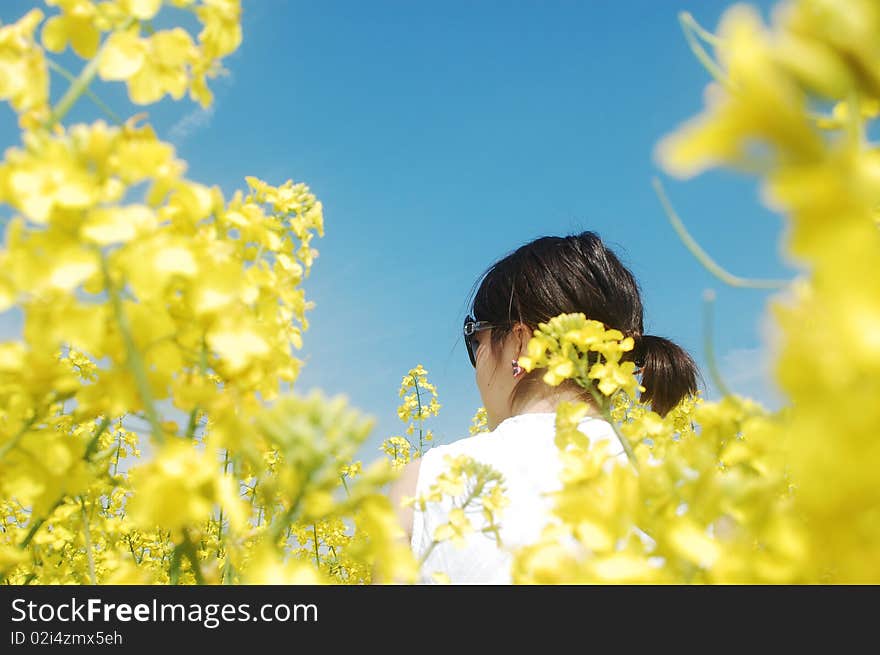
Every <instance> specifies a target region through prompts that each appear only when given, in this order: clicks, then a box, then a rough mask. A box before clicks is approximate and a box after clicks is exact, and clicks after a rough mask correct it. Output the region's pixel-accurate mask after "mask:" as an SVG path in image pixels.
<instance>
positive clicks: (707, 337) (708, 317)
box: [703, 289, 733, 396]
mask: <svg viewBox="0 0 880 655" xmlns="http://www.w3.org/2000/svg"><path fill="white" fill-rule="evenodd" d="M703 300H704V301H705V303H704V305H703V307H704V311H703V348H704V349H705V353H706V365H707V368H708V369H709V375H710V376H711V377H712V382H713V383H714V384H715V387H716V388H717V389H718V391H720V392H721V393H722V395H724V396H731V395H733V394H731V392H730V389H729V388H728V386H727V385H726V384H725V383H724V380H723V379H722V378H721V372H720V370H719V369H718V362H716V361H715V348H714V346H713V344H712V323H713V312H712V308H713V306H714V302H715V292H714V291H712V290H711V289H707V290H706V292H705V293H704V294H703Z"/></svg>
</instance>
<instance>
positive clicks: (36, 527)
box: [18, 496, 64, 550]
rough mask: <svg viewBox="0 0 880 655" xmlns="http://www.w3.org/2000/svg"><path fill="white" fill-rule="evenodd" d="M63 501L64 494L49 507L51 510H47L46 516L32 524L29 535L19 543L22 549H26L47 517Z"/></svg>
mask: <svg viewBox="0 0 880 655" xmlns="http://www.w3.org/2000/svg"><path fill="white" fill-rule="evenodd" d="M63 502H64V496H61V498H59V499H58V500H56V501H55V504H54V505H52V507H50V508H49V511H48V512H46V515H45V516H43V517H41V518H39V519H37V521H36V522H35V523H34V524H33V525H32V526H31V529H30V530H29V531H28V533H27V535H25V538H24V539H23V540H22V542H21V543H20V544H18V547H19V548H20V549H21V550H24V549H25V548H27V547H28V545H29V544H30V543H31V541H32V540H33V538H34V536H35V535H36V534H37V530H39V529H40V526H42V525H43V524H44V523H45V522H46V519H47V518H49V517H50V516H51V515H52V512H54V511H55V510H56V509H57V508H58V506H59V505H60V504H61V503H63Z"/></svg>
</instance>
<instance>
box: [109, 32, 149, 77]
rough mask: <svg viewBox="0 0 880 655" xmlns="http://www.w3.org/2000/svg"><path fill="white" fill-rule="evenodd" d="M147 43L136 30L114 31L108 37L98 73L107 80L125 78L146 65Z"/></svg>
mask: <svg viewBox="0 0 880 655" xmlns="http://www.w3.org/2000/svg"><path fill="white" fill-rule="evenodd" d="M144 54H145V45H144V43H143V41H142V40H141V38H140V37H139V36H138V35H137V34H135V33H134V32H114V33H113V34H111V35H110V36H109V37H108V39H107V44H106V46H105V50H104V54H103V56H102V57H101V63H100V64H99V66H98V75H100V76H101V78H102V79H105V80H125V79H128V78H129V77H131V76H132V75H134V74H135V73H137V72H138V71H139V70H140V69H141V66H143V65H144Z"/></svg>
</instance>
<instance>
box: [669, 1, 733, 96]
mask: <svg viewBox="0 0 880 655" xmlns="http://www.w3.org/2000/svg"><path fill="white" fill-rule="evenodd" d="M678 22H679V23H680V24H681V29H682V31H683V32H684V38H685V39H687V42H688V46H690V49H691V52H693V53H694V56H695V57H696V58H697V59H698V60H699V62H700V63H701V64H702V65H703V67H704V68H705V69H706V70H707V71H709V74H710V75H711V76H712V77H713V78H714V79H715V80H716V81H717V82H718V83H719V84H721V85H722V86H724V88H726V89H728V90H729V91H732V90H733V88H734V87H733V84H731V82H730V80H729V79H728V77H727V76H726V75H725V74H724V71H723V70H721V67H720V66H719V65H718V64H716V63H715V60H714V59H712V57H711V56H710V55H709V53H708V52H706V49H705V48H703V46H702V44H701V43H700V42H699V40H697V37H696V35H697V34H699V35H700V36H702V37H703V38H704V39H705V40H706V41H708V42H709V43H712V45H718V43H720V40H719V39H718V37H716V36H715V35H714V34H710V33H709V32H707V31H706V30H704V29H703V28H702V27H700V25H699V24H698V23H697V21H696V20H694V17H693V16H691V15H690V13H688V12H686V11H683V12H681V13H680V14H679V15H678ZM706 37H709V38H706Z"/></svg>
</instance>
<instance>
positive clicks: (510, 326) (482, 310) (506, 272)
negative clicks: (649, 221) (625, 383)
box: [470, 231, 699, 428]
mask: <svg viewBox="0 0 880 655" xmlns="http://www.w3.org/2000/svg"><path fill="white" fill-rule="evenodd" d="M481 278H482V281H481V282H480V285H479V288H478V289H477V292H476V294H475V295H474V299H473V302H472V303H471V306H472V310H471V316H472V317H473V318H474V319H475V320H477V321H485V322H487V323H489V324H491V325H492V326H493V327H492V328H491V329H485V330H481V331H479V332H475V333H474V335H473V336H472V337H470V338H471V339H473V340H474V346H477V343H478V344H479V348H478V349H476V353H475V354H476V364H475V367H476V379H477V386H478V387H479V390H480V395H481V397H482V400H483V406H484V407H485V408H486V413H487V414H488V417H489V425H490V428H493V427H494V426H495V425H497V424H498V423H500V422H501V421H503V420H504V419H505V418H507V417H509V416H513V415H515V414H518V413H521V411H522V409H523V408H525V407H526V406H529V407H531V406H533V405H534V404H535V403H536V402H539V401H541V399H546V398H548V397H553V396H560V397H561V396H565V397H573V396H578V397H580V398H581V399H583V400H586V401H588V402H590V401H591V396H590V393H589V391H588V390H585V389H582V388H580V387H579V386H577V384H576V383H574V381H572V380H566V381H564V382H563V383H562V385H560V386H559V387H558V388H553V387H549V386H548V385H546V384H545V383H544V382H543V380H542V377H543V375H544V373H545V371H543V370H542V369H535V370H533V371H532V372H531V373H525V372H523V373H520V374H519V375H516V376H514V374H513V367H512V360H514V359H516V358H518V357H519V356H520V355H522V354H525V352H526V344H528V342H529V339H530V338H531V336H532V332H533V330H535V329H536V328H537V326H538V323H546V322H547V321H549V320H550V319H551V318H553V317H554V316H557V315H559V314H563V313H578V312H580V313H583V314H584V315H585V316H586V317H587V318H588V319H592V320H596V321H601V322H602V323H604V324H605V326H606V327H607V328H609V329H610V328H616V329H617V330H620V331H621V332H622V333H623V334H624V335H625V336H631V337H633V338H634V340H635V348H634V349H633V350H632V351H630V352H628V353H626V354H625V355H624V357H623V359H624V360H632V361H634V362H635V363H636V366H637V367H639V368H641V371H642V378H641V384H642V386H644V387H645V391H644V392H643V393H642V395H641V398H640V400H641V401H642V402H646V403H650V405H651V408H652V409H653V410H654V411H655V412H657V413H658V414H661V415H664V414H666V413H667V412H668V411H669V410H670V409H672V408H673V407H674V406H675V405H676V404H677V403H678V402H679V401H680V400H681V399H682V398H684V397H685V396H686V395H687V394H690V393H695V392H696V390H697V377H698V376H699V371H698V370H697V366H696V364H695V363H694V361H693V359H692V358H691V357H690V355H689V354H688V353H687V352H686V351H685V350H684V349H682V348H681V347H680V346H678V345H676V344H675V343H673V342H672V341H670V340H668V339H664V338H663V337H658V336H653V335H646V334H643V310H642V301H641V296H640V293H639V287H638V283H637V282H636V280H635V278H634V277H633V275H632V273H631V272H630V271H629V270H628V269H627V268H626V267H625V266H624V265H623V264H622V263H621V262H620V260H619V259H618V258H617V256H616V255H615V254H614V253H613V252H612V251H611V250H610V249H608V248H607V247H606V246H605V244H604V243H602V240H601V239H600V238H599V236H598V235H597V234H595V233H594V232H590V231H586V232H582V233H580V234H578V235H570V236H566V237H549V236H548V237H541V238H538V239H535V240H534V241H531V242H530V243H527V244H525V245H524V246H521V247H520V248H518V249H517V250H515V251H514V252H512V253H511V254H509V255H507V256H506V257H504V258H503V259H501V260H499V261H497V262H496V263H495V264H493V265H492V266H490V267H489V269H488V270H487V271H486V272H485V273H484V274H483V275H482V276H481Z"/></svg>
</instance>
